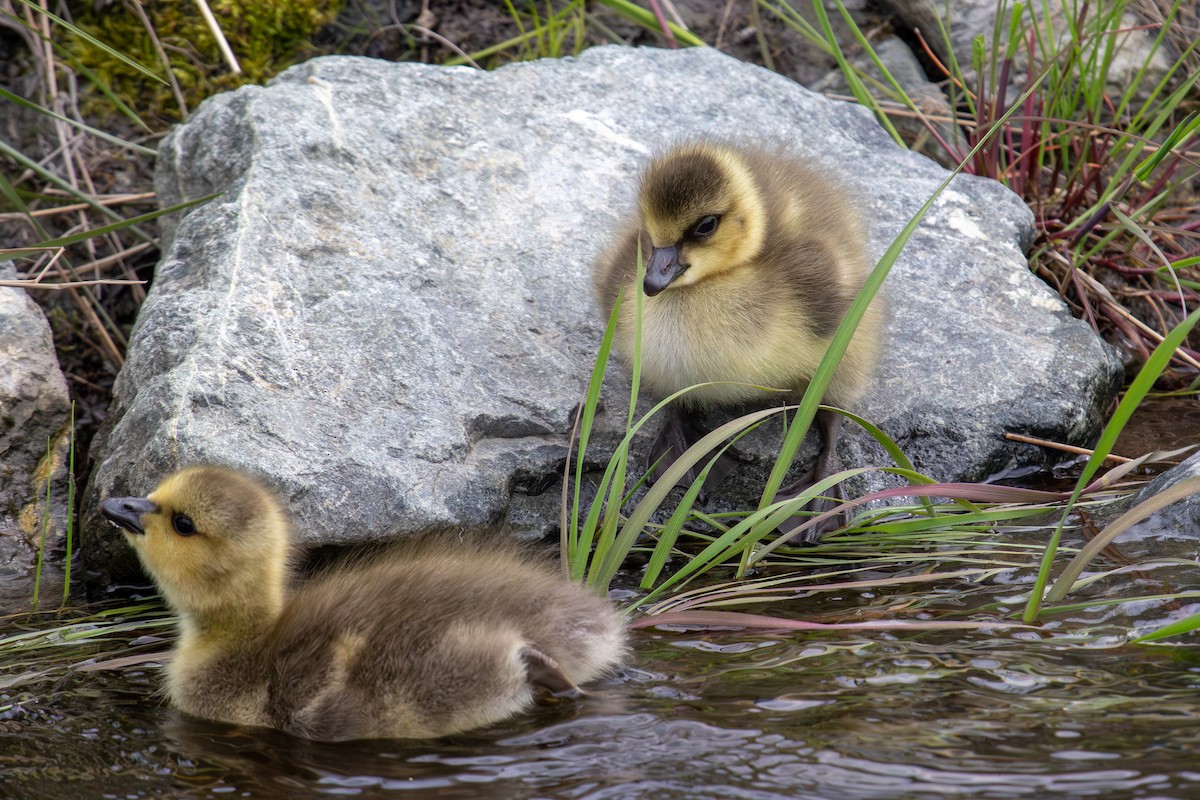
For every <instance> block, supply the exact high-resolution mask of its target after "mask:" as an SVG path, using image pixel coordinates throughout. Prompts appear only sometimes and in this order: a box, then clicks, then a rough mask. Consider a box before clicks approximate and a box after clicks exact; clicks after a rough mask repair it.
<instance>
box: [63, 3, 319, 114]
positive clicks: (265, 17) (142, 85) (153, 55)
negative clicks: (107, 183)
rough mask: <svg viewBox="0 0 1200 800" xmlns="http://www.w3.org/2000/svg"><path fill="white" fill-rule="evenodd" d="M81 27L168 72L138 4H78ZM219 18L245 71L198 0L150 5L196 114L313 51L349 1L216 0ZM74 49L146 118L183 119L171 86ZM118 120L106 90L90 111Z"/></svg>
mask: <svg viewBox="0 0 1200 800" xmlns="http://www.w3.org/2000/svg"><path fill="white" fill-rule="evenodd" d="M72 6H73V7H72V12H73V14H74V19H75V24H76V25H78V27H80V28H81V29H83V30H84V31H86V32H87V33H89V34H91V35H92V36H94V37H96V38H97V39H99V40H100V41H102V42H104V43H105V44H106V45H108V46H109V47H111V48H112V49H113V50H115V51H117V52H119V53H121V54H123V55H125V56H128V57H130V58H132V59H134V60H135V61H138V62H139V63H141V64H142V65H144V66H146V67H148V68H149V69H150V70H151V71H153V72H156V73H158V74H163V65H162V61H161V59H160V58H159V55H158V53H157V51H156V50H155V47H154V43H153V41H152V39H151V37H150V35H149V33H148V32H147V31H146V28H145V26H144V25H143V24H142V22H141V20H140V19H139V17H138V15H137V14H135V13H134V12H133V11H132V10H131V8H130V4H127V3H121V4H116V3H114V4H111V5H107V6H105V7H98V6H100V4H98V3H93V2H92V0H84V1H83V2H76V3H72ZM209 6H210V7H211V8H212V12H213V15H214V16H215V17H216V19H217V23H218V25H219V26H220V28H221V31H222V32H223V33H224V34H225V38H226V39H228V41H229V46H230V48H231V49H232V50H233V53H234V55H235V56H236V57H237V59H238V62H239V64H240V65H241V68H242V73H241V74H240V75H235V74H233V72H232V71H231V70H230V69H229V67H228V65H227V64H225V61H224V59H223V58H222V57H221V52H220V50H219V48H218V46H217V41H216V38H215V37H214V36H213V34H212V31H211V30H209V27H208V25H207V24H206V23H205V21H204V17H203V16H202V15H201V13H200V9H199V7H198V6H197V4H196V3H195V2H194V0H145V2H144V3H143V8H144V9H145V13H146V17H147V18H148V19H149V20H150V24H151V25H152V26H153V27H154V30H155V33H156V34H157V36H158V39H159V41H160V42H161V43H162V46H163V49H164V51H165V52H166V54H167V57H168V58H169V59H170V61H171V70H172V71H173V73H174V75H175V79H176V80H177V81H178V83H179V86H180V89H181V90H182V92H183V96H184V101H185V102H186V103H187V106H188V109H189V110H190V109H192V108H194V107H195V106H196V104H197V103H199V102H200V101H201V100H203V99H204V98H205V97H208V96H209V95H210V94H215V93H216V92H220V91H224V90H227V89H233V88H236V87H238V86H241V85H242V84H246V83H262V82H264V81H266V80H267V79H268V78H270V77H271V76H273V75H275V74H276V73H277V72H279V71H280V70H282V69H284V68H285V67H287V66H289V65H291V64H294V63H296V61H298V60H300V59H302V58H303V57H304V56H306V55H308V54H309V53H310V52H312V50H313V48H312V46H311V45H310V43H309V42H310V40H311V39H312V37H313V35H314V34H315V33H316V32H317V31H318V30H320V29H321V28H322V27H323V26H325V25H327V24H329V23H330V22H332V21H333V20H334V18H335V17H336V16H337V12H338V10H339V9H340V7H341V0H209ZM64 46H65V48H66V50H67V51H68V52H69V53H70V54H71V55H72V56H74V57H75V58H77V59H78V60H79V61H80V62H82V64H83V65H84V66H85V67H87V68H88V69H89V70H91V71H92V72H94V73H95V74H96V75H97V77H98V78H99V80H100V82H101V83H103V84H104V85H106V86H108V87H109V88H110V89H111V91H112V92H113V93H114V94H116V95H117V97H119V98H121V99H122V100H124V101H125V102H126V103H127V104H128V105H129V106H130V107H132V108H134V109H135V110H137V111H138V113H140V114H145V115H147V116H149V117H151V118H158V119H161V120H164V121H176V120H179V119H180V118H181V117H182V114H181V113H180V109H179V104H178V102H177V101H176V100H175V97H174V94H173V93H172V90H171V88H170V86H168V85H166V84H163V83H160V82H158V81H155V80H152V79H151V78H149V77H147V76H145V75H143V74H142V73H140V72H138V71H137V70H136V69H134V68H133V67H131V66H129V65H128V64H126V63H124V62H122V61H121V60H119V59H117V58H115V57H114V56H113V55H111V54H110V53H108V52H105V51H104V50H102V49H100V48H98V47H96V46H95V45H92V44H90V43H88V42H86V41H84V40H82V39H81V38H79V37H76V36H73V35H70V34H68V35H66V36H65V37H64ZM86 110H87V111H89V112H93V113H94V114H95V115H96V117H97V118H100V119H104V118H106V117H111V115H112V114H113V113H114V112H113V109H112V103H111V101H108V100H107V99H105V98H104V97H103V96H102V95H101V94H100V93H99V92H96V93H95V98H94V101H93V102H91V103H90V104H89V107H88V108H87V109H86Z"/></svg>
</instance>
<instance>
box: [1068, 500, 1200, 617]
mask: <svg viewBox="0 0 1200 800" xmlns="http://www.w3.org/2000/svg"><path fill="white" fill-rule="evenodd" d="M1196 492H1200V476H1198V477H1192V478H1188V479H1186V480H1183V481H1180V482H1179V483H1177V484H1175V485H1174V486H1171V487H1169V488H1167V489H1164V490H1163V491H1161V492H1159V493H1158V494H1156V495H1154V496H1153V497H1151V498H1149V499H1147V500H1145V501H1143V502H1141V503H1138V504H1137V505H1136V506H1134V507H1133V508H1131V509H1129V510H1128V511H1126V512H1125V513H1124V514H1122V515H1121V516H1119V517H1117V518H1116V519H1115V520H1113V521H1112V523H1110V524H1109V525H1108V527H1106V528H1105V529H1104V530H1103V531H1101V532H1100V534H1099V535H1098V536H1096V537H1094V538H1093V539H1092V540H1091V541H1090V542H1088V543H1087V545H1086V546H1084V548H1083V549H1082V550H1080V551H1079V552H1078V553H1077V554H1076V555H1075V557H1074V558H1073V559H1071V562H1070V563H1069V564H1067V566H1066V569H1064V570H1063V571H1062V574H1061V575H1059V576H1058V579H1057V580H1055V582H1054V587H1053V588H1052V589H1051V590H1050V592H1049V593H1048V594H1047V595H1046V602H1047V603H1057V602H1059V601H1060V600H1062V599H1063V598H1064V597H1066V596H1067V593H1068V592H1069V591H1071V588H1072V587H1073V586H1074V584H1075V580H1076V579H1077V578H1078V577H1079V576H1080V574H1081V573H1082V572H1083V571H1084V569H1086V568H1087V566H1088V564H1090V563H1091V562H1092V561H1093V560H1094V559H1095V558H1096V556H1098V555H1100V551H1101V550H1103V549H1104V548H1105V547H1108V545H1110V544H1112V542H1113V540H1114V539H1116V538H1117V537H1118V536H1120V535H1121V534H1122V533H1124V532H1125V531H1127V530H1129V528H1131V527H1132V526H1133V525H1135V524H1137V523H1138V522H1141V521H1142V520H1143V519H1145V518H1146V517H1148V516H1150V515H1151V514H1153V513H1154V512H1155V511H1158V510H1160V509H1163V508H1166V507H1167V506H1169V505H1171V504H1172V503H1174V502H1177V501H1179V500H1182V499H1184V498H1185V497H1190V496H1191V495H1193V494H1195V493H1196Z"/></svg>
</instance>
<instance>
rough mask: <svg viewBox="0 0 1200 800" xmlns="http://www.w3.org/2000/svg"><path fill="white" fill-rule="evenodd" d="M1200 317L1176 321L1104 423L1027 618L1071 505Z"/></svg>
mask: <svg viewBox="0 0 1200 800" xmlns="http://www.w3.org/2000/svg"><path fill="white" fill-rule="evenodd" d="M1197 320H1200V308H1198V309H1196V310H1195V311H1193V312H1192V313H1191V314H1189V315H1188V317H1187V319H1185V320H1184V321H1183V322H1181V323H1179V324H1178V325H1176V326H1175V327H1174V328H1173V329H1172V330H1171V332H1170V333H1168V334H1167V335H1166V336H1165V337H1164V338H1163V340H1162V342H1160V343H1159V345H1158V347H1156V348H1154V352H1153V353H1151V354H1150V358H1148V359H1146V363H1145V364H1144V365H1143V366H1142V368H1141V370H1140V371H1139V372H1138V374H1137V377H1136V378H1134V380H1133V383H1131V384H1130V385H1129V389H1128V390H1127V391H1126V392H1125V397H1124V398H1122V399H1121V402H1120V404H1119V405H1118V406H1117V410H1116V411H1114V412H1113V415H1112V418H1111V419H1110V420H1109V421H1108V424H1107V425H1105V426H1104V431H1103V432H1102V433H1101V434H1100V441H1098V442H1097V443H1096V447H1095V449H1093V451H1092V455H1091V456H1090V457H1089V458H1088V460H1087V463H1085V464H1084V466H1083V470H1082V471H1081V472H1080V474H1079V478H1078V480H1077V481H1076V483H1075V490H1074V491H1073V492H1072V493H1071V498H1070V500H1068V501H1067V507H1066V508H1065V509H1064V510H1063V513H1062V518H1061V519H1060V520H1059V523H1058V526H1057V527H1056V528H1055V530H1054V534H1053V535H1052V536H1051V538H1050V542H1049V543H1048V544H1047V545H1046V552H1045V554H1044V555H1043V557H1042V563H1041V566H1040V567H1039V569H1038V575H1037V578H1035V580H1034V585H1033V590H1032V591H1031V592H1030V595H1029V600H1028V602H1027V603H1026V605H1025V611H1024V614H1023V618H1024V620H1025V621H1026V622H1033V621H1034V620H1036V619H1037V617H1038V611H1039V609H1040V608H1041V605H1042V602H1043V594H1044V593H1045V588H1046V584H1047V583H1049V580H1050V566H1051V564H1053V562H1054V556H1055V553H1056V551H1057V549H1058V543H1059V541H1060V540H1061V538H1062V530H1063V527H1064V526H1065V525H1066V521H1067V516H1068V515H1069V514H1070V512H1071V508H1072V507H1073V506H1074V504H1075V502H1076V501H1077V500H1078V499H1079V496H1080V494H1081V493H1082V492H1083V489H1084V487H1086V486H1087V485H1088V483H1089V482H1090V481H1091V479H1092V476H1094V475H1095V474H1096V472H1097V471H1098V470H1099V469H1100V466H1101V465H1102V464H1103V463H1104V459H1105V457H1106V456H1108V454H1109V453H1111V452H1112V447H1113V445H1114V444H1116V441H1117V436H1118V435H1120V433H1121V431H1122V430H1123V429H1124V428H1125V425H1126V423H1128V422H1129V418H1130V417H1132V416H1133V412H1134V411H1136V410H1137V407H1138V406H1139V405H1141V403H1142V400H1143V399H1145V397H1146V395H1147V394H1148V393H1149V391H1150V390H1151V389H1152V388H1154V382H1155V381H1156V380H1158V376H1159V375H1160V374H1161V373H1162V371H1163V370H1164V369H1166V366H1167V364H1168V363H1169V362H1170V360H1171V357H1172V356H1174V354H1175V348H1177V347H1178V346H1179V345H1180V344H1181V343H1182V342H1183V340H1184V338H1186V337H1187V335H1188V333H1189V332H1190V331H1191V330H1192V328H1193V327H1194V326H1195V325H1196V322H1197ZM1068 588H1069V584H1064V583H1062V582H1061V579H1060V581H1059V582H1056V583H1055V586H1054V590H1053V591H1052V596H1053V597H1055V598H1062V597H1063V596H1064V595H1065V594H1066V593H1067V591H1068Z"/></svg>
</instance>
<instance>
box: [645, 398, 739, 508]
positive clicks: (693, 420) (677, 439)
mask: <svg viewBox="0 0 1200 800" xmlns="http://www.w3.org/2000/svg"><path fill="white" fill-rule="evenodd" d="M668 415H669V416H668V418H667V421H666V423H665V424H664V425H663V427H662V430H660V431H659V432H658V438H657V439H655V440H654V444H653V445H652V446H651V447H650V456H649V458H648V459H647V463H646V466H647V468H651V467H652V468H653V472H652V473H651V475H650V483H654V482H655V481H657V480H659V479H660V478H661V477H662V476H663V473H665V472H666V471H667V468H668V467H670V466H671V465H672V464H674V463H675V462H676V461H678V460H679V458H680V456H682V455H683V454H684V453H685V452H687V450H688V449H689V448H691V447H692V445H694V444H696V442H698V441H700V440H701V439H703V438H704V437H705V436H707V435H708V434H709V433H711V432H712V431H710V430H709V429H708V428H707V427H706V426H705V425H704V424H703V423H702V422H701V421H700V415H699V414H697V413H695V412H694V411H689V410H687V409H682V408H672V409H670V410H668ZM711 458H712V454H711V453H710V454H709V455H707V456H705V457H704V458H703V459H701V460H700V462H698V463H697V464H695V465H693V466H692V467H691V468H690V469H689V470H688V471H687V472H686V473H684V475H683V477H681V478H680V479H679V480H678V481H676V483H675V485H676V486H685V487H686V486H690V485H691V484H692V483H693V482H694V481H695V480H696V478H697V477H698V476H699V474H700V472H701V470H703V469H704V465H705V464H707V463H708V461H709V459H711ZM747 461H749V459H748V458H746V457H745V456H743V455H741V454H740V453H738V452H737V451H736V450H734V449H733V448H729V449H728V450H726V451H725V452H724V453H722V454H721V455H720V456H718V457H717V460H716V462H715V463H714V464H713V465H712V468H711V469H709V471H708V478H707V480H705V481H704V486H703V487H702V488H701V489H700V495H699V500H700V502H702V503H703V502H704V501H705V499H706V498H707V496H708V492H709V491H711V490H712V489H715V488H716V487H717V486H718V485H720V483H721V481H723V480H725V479H726V478H727V477H729V475H730V474H731V473H732V472H733V471H734V470H735V469H737V468H738V467H739V466H740V465H742V464H745V463H746V462H747Z"/></svg>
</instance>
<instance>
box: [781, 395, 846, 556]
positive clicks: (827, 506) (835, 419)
mask: <svg viewBox="0 0 1200 800" xmlns="http://www.w3.org/2000/svg"><path fill="white" fill-rule="evenodd" d="M816 421H817V425H818V426H819V428H820V435H821V439H822V447H821V452H820V453H819V454H818V455H817V463H816V464H814V465H813V468H812V469H811V470H810V471H809V472H808V473H807V474H806V475H803V476H801V477H800V478H799V479H797V480H795V481H793V482H792V483H789V484H787V485H785V486H781V487H779V492H778V493H777V494H776V495H775V499H776V500H777V501H779V500H790V499H792V498H793V497H795V496H797V495H798V494H800V493H801V492H803V491H804V490H805V489H807V488H808V487H810V486H812V485H813V484H814V483H817V482H818V481H823V480H825V479H826V478H828V477H829V476H830V475H833V474H834V473H835V472H838V471H839V470H840V469H841V468H842V463H841V460H840V459H839V458H838V454H837V438H838V435H839V434H840V433H841V430H842V415H841V414H837V413H834V412H833V411H826V410H825V409H819V410H818V411H817V417H816ZM843 499H844V497H843V495H842V485H841V484H840V483H839V484H836V485H834V486H832V487H830V489H829V490H828V491H827V492H826V494H825V495H823V496H821V497H817V498H813V499H812V500H811V501H809V503H808V504H807V505H806V506H805V508H806V509H808V510H809V511H812V512H814V513H817V514H823V513H825V512H826V511H829V510H831V509H833V508H834V507H835V504H836V502H835V501H841V500H843ZM807 521H808V517H791V518H789V519H787V520H785V521H784V522H783V524H781V525H780V526H779V532H780V533H781V534H783V535H784V536H785V537H789V538H790V537H791V536H793V535H795V533H794V532H795V530H796V529H797V528H799V527H800V525H802V524H803V523H804V522H807ZM845 522H846V518H845V514H841V513H839V514H837V515H835V516H832V517H830V518H828V519H826V520H825V521H824V522H820V523H818V524H817V525H814V526H813V527H811V528H808V529H807V530H805V531H804V532H803V533H801V534H800V539H799V542H800V543H801V544H816V543H817V542H819V541H820V540H821V537H822V536H824V535H825V534H827V533H832V532H833V531H835V530H837V529H838V528H840V527H841V526H842V525H844V524H845Z"/></svg>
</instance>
